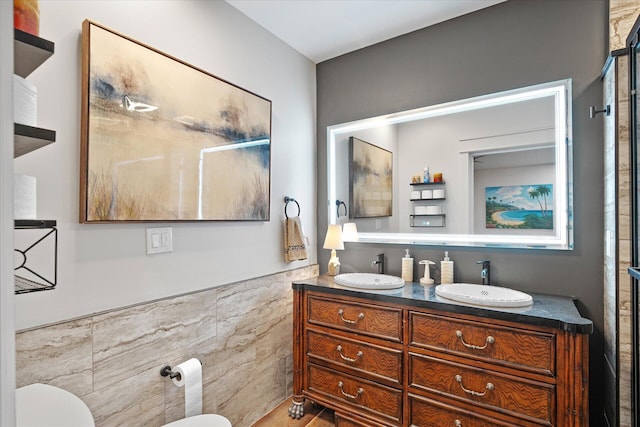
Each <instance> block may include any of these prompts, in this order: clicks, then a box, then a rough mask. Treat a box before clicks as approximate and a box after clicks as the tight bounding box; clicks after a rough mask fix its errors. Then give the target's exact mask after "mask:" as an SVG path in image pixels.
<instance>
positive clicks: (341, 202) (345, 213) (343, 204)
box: [336, 200, 349, 218]
mask: <svg viewBox="0 0 640 427" xmlns="http://www.w3.org/2000/svg"><path fill="white" fill-rule="evenodd" d="M336 206H337V208H336V214H337V215H338V218H340V206H344V216H347V214H348V213H349V209H348V208H347V204H346V203H345V202H343V201H342V200H336Z"/></svg>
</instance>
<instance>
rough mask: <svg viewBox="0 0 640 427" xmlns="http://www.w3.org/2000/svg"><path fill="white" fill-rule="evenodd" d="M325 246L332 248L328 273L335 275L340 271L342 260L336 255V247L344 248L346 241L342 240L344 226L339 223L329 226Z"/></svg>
mask: <svg viewBox="0 0 640 427" xmlns="http://www.w3.org/2000/svg"><path fill="white" fill-rule="evenodd" d="M323 248H325V249H331V258H329V265H328V271H327V274H328V275H329V276H335V275H336V274H338V273H340V260H339V259H338V256H337V255H336V249H340V250H342V249H344V242H343V241H342V228H341V227H340V225H338V224H330V225H329V227H328V228H327V235H326V236H325V238H324V245H323Z"/></svg>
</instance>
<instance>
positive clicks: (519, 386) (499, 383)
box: [409, 354, 556, 424]
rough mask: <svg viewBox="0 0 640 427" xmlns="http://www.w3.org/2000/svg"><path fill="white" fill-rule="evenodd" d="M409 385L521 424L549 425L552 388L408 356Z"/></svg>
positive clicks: (553, 412)
mask: <svg viewBox="0 0 640 427" xmlns="http://www.w3.org/2000/svg"><path fill="white" fill-rule="evenodd" d="M409 384H410V385H411V387H414V388H416V389H418V390H424V391H427V392H429V393H432V394H440V395H443V396H445V397H448V398H452V399H455V400H458V401H460V402H463V403H468V404H473V405H476V406H479V407H483V408H486V409H490V410H494V411H498V412H501V413H504V414H506V415H510V416H514V417H520V418H523V419H525V420H527V419H528V420H532V421H534V420H537V421H539V422H542V423H543V424H553V422H554V420H555V418H556V417H555V398H556V396H555V386H554V385H551V384H545V383H541V382H537V381H532V380H528V379H525V378H519V377H515V376H512V375H506V374H502V373H498V372H494V371H490V370H487V369H482V368H475V367H472V366H469V365H466V364H463V363H457V362H453V361H448V360H443V359H440V358H439V357H431V356H426V355H418V354H410V355H409Z"/></svg>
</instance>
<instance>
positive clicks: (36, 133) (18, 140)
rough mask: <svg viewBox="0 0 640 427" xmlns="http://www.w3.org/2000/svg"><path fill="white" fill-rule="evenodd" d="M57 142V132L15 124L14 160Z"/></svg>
mask: <svg viewBox="0 0 640 427" xmlns="http://www.w3.org/2000/svg"><path fill="white" fill-rule="evenodd" d="M54 142H56V131H54V130H49V129H43V128H37V127H33V126H27V125H23V124H20V123H14V139H13V158H14V159H15V158H16V157H20V156H22V155H24V154H27V153H30V152H32V151H34V150H37V149H39V148H42V147H45V146H47V145H49V144H52V143H54Z"/></svg>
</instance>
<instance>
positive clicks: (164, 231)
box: [147, 227, 173, 255]
mask: <svg viewBox="0 0 640 427" xmlns="http://www.w3.org/2000/svg"><path fill="white" fill-rule="evenodd" d="M171 251H173V233H172V231H171V227H158V228H147V255H152V254H159V253H162V252H171Z"/></svg>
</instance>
